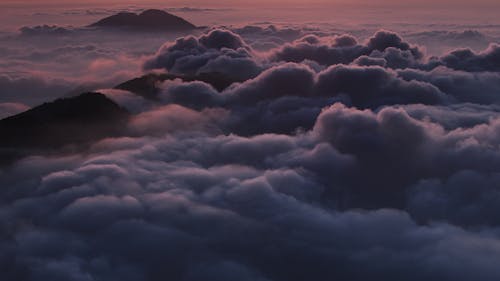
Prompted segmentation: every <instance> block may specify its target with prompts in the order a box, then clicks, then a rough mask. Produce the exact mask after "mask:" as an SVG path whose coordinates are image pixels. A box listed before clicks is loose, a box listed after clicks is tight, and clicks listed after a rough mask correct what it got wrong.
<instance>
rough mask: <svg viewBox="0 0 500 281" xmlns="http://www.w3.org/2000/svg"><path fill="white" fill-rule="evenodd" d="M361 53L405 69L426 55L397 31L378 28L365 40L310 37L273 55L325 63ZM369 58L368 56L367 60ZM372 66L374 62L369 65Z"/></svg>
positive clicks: (347, 60) (352, 58)
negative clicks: (360, 41) (359, 41)
mask: <svg viewBox="0 0 500 281" xmlns="http://www.w3.org/2000/svg"><path fill="white" fill-rule="evenodd" d="M362 56H369V57H375V58H383V59H384V60H385V61H386V63H385V64H384V65H385V66H387V67H390V68H406V67H409V66H413V65H414V64H417V63H418V62H419V61H420V60H422V59H423V58H424V54H423V52H422V51H421V50H420V49H419V48H418V47H417V46H413V45H411V44H409V43H407V42H405V41H403V39H402V38H401V37H400V36H399V35H398V34H396V33H393V32H388V31H378V32H377V33H375V34H374V35H373V36H372V37H371V38H369V39H367V41H366V42H365V43H362V44H361V43H358V41H357V39H356V38H354V37H353V36H351V35H339V36H335V37H333V38H318V37H311V36H307V37H304V38H302V39H300V40H297V41H296V42H294V43H292V44H286V45H285V46H284V47H282V48H280V49H278V50H277V51H276V52H275V53H274V54H273V55H272V56H271V58H272V59H273V60H276V61H291V62H302V61H304V60H313V61H316V62H318V63H319V64H322V65H327V66H329V65H334V64H340V63H342V64H349V63H351V62H353V61H355V60H356V59H358V58H360V57H362ZM365 60H366V59H365ZM370 65H371V64H370Z"/></svg>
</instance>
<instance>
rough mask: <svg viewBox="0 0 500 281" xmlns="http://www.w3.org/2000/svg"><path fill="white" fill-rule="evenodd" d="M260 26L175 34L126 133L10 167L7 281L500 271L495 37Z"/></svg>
mask: <svg viewBox="0 0 500 281" xmlns="http://www.w3.org/2000/svg"><path fill="white" fill-rule="evenodd" d="M238 32H239V33H240V34H238ZM269 32H274V33H273V34H275V33H278V31H277V30H274V31H273V29H272V28H268V29H265V28H262V29H258V28H257V29H256V28H247V29H242V30H239V31H238V30H234V31H229V30H226V29H214V30H210V31H207V32H206V33H204V34H200V35H197V36H195V35H192V36H186V37H182V38H179V39H177V40H176V41H172V42H167V43H166V44H165V45H164V46H163V47H161V48H160V49H159V50H158V51H157V52H156V53H155V54H152V55H151V56H149V57H148V58H147V59H146V60H145V62H144V65H143V66H144V68H145V69H147V70H156V71H166V72H168V73H169V74H172V75H173V76H172V77H170V78H172V79H164V80H158V81H154V80H153V81H152V84H153V86H152V91H153V92H154V93H152V95H153V97H154V98H151V97H150V98H148V99H146V98H143V97H142V96H140V95H137V94H134V93H133V91H131V92H129V91H126V90H124V89H122V90H116V89H112V90H109V89H108V90H103V91H102V92H103V94H104V95H105V96H106V97H107V98H109V100H110V101H113V102H114V103H116V104H117V105H119V106H121V107H122V108H123V109H126V110H128V111H129V112H130V113H131V116H130V118H129V119H128V120H127V121H126V122H125V123H124V125H123V126H122V127H120V128H116V129H117V130H119V131H120V133H119V134H118V136H109V137H107V138H102V139H100V140H98V141H95V142H93V143H92V144H90V146H88V147H86V148H85V149H83V150H77V151H78V152H72V153H55V154H53V153H52V154H47V153H36V154H33V153H31V154H30V153H28V154H27V155H29V156H28V157H25V158H23V159H19V160H17V161H15V162H14V163H11V164H10V165H8V166H4V167H2V168H1V169H0V185H1V186H3V187H4V188H2V189H1V190H0V202H1V204H0V272H2V274H3V276H4V278H5V280H55V281H57V280H134V281H135V280H152V281H155V280H165V278H167V279H172V280H200V279H206V280H262V281H264V280H265V281H270V280H273V281H280V280H287V281H288V280H353V281H355V280H360V281H361V280H395V279H401V278H403V279H404V280H415V281H417V280H455V281H460V280H464V281H465V280H471V279H475V280H485V281H488V280H498V278H500V270H499V268H498V263H499V262H500V242H499V241H500V240H499V231H498V230H499V226H500V221H499V219H498V218H497V217H498V216H497V213H498V202H499V199H498V198H500V197H499V194H500V193H499V192H500V189H499V188H498V187H499V186H500V185H499V183H500V174H499V172H498V168H499V167H500V113H499V112H500V104H499V102H500V98H499V94H500V74H499V72H498V67H499V66H500V64H499V62H498V61H497V59H496V55H497V52H498V46H496V45H491V46H490V47H489V48H488V49H486V50H484V51H481V52H474V51H471V50H455V51H451V52H449V53H447V54H444V55H443V56H440V57H429V56H427V55H426V54H425V51H424V49H425V48H423V47H421V46H416V45H414V44H410V43H408V42H406V41H405V40H404V39H403V38H402V37H401V36H400V35H398V34H396V33H393V32H389V31H379V32H376V33H375V34H374V35H373V36H371V37H370V38H368V39H367V40H366V41H364V42H361V41H360V40H358V39H356V38H355V37H354V36H352V35H335V36H321V35H318V34H309V35H305V36H303V37H301V35H302V34H300V35H298V34H296V33H293V32H291V31H286V32H284V31H281V32H284V33H285V34H288V35H289V36H290V37H289V40H288V41H289V42H288V43H284V42H281V43H278V42H279V40H276V38H274V39H269V37H265V36H262V35H259V38H260V39H259V44H263V43H266V42H268V43H270V44H268V46H273V45H277V47H275V48H271V49H270V50H269V49H267V50H266V51H259V50H257V48H254V47H252V46H253V44H250V43H248V42H247V41H246V40H245V39H243V38H244V37H245V36H249V35H248V34H253V35H252V36H257V35H255V34H263V33H269ZM245 33H246V35H245ZM292 33H293V34H292ZM280 35H281V36H282V37H283V38H284V37H285V35H283V34H280ZM242 36H243V37H242ZM295 37H301V38H295ZM254 42H255V41H254ZM271 43H272V44H271ZM214 74H217V75H222V76H223V77H226V78H227V79H228V80H231V81H233V82H234V83H233V84H231V85H230V86H228V87H227V88H225V89H216V88H214V87H213V86H212V85H211V84H212V83H208V82H210V81H206V80H207V79H205V80H203V81H205V82H203V81H200V80H201V79H197V77H200V76H202V75H205V76H204V77H205V78H206V77H207V76H206V75H212V76H210V77H212V78H213V77H216V76H213V75H214ZM152 77H153V76H152ZM175 77H177V79H174V78H175ZM153 78H154V77H153ZM153 78H152V79H153ZM187 78H189V79H187ZM193 80H194V81H193ZM0 81H1V80H0ZM3 106H5V107H6V108H9V110H14V111H15V110H16V109H19V108H21V107H22V106H21V107H20V105H17V104H10V103H9V104H5V105H3ZM71 145H78V144H71ZM360 269H362V270H360Z"/></svg>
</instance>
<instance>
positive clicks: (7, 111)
mask: <svg viewBox="0 0 500 281" xmlns="http://www.w3.org/2000/svg"><path fill="white" fill-rule="evenodd" d="M28 109H29V107H28V106H26V105H24V104H22V103H0V119H3V118H6V117H9V116H12V115H15V114H18V113H21V112H23V111H26V110H28Z"/></svg>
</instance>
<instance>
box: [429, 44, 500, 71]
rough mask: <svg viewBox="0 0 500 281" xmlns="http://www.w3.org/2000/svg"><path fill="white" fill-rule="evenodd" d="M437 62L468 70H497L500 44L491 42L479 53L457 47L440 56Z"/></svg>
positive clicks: (499, 62)
mask: <svg viewBox="0 0 500 281" xmlns="http://www.w3.org/2000/svg"><path fill="white" fill-rule="evenodd" d="M438 64H441V65H445V66H446V67H449V68H452V69H457V70H465V71H469V72H477V71H499V70H500V46H499V45H497V44H491V45H490V46H489V47H488V48H487V49H486V50H484V51H482V52H479V53H476V52H474V51H472V50H471V49H458V50H455V51H452V52H450V53H448V54H446V55H444V56H443V57H441V58H440V60H439V62H438Z"/></svg>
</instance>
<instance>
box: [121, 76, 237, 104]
mask: <svg viewBox="0 0 500 281" xmlns="http://www.w3.org/2000/svg"><path fill="white" fill-rule="evenodd" d="M174 79H181V80H182V81H184V82H192V81H202V82H205V83H207V84H209V85H211V86H212V87H214V88H215V89H216V90H218V91H219V92H220V91H222V90H224V89H226V88H227V87H229V86H230V85H231V84H233V83H237V82H243V80H237V79H231V78H229V77H228V76H225V75H223V74H221V73H216V72H212V73H202V74H199V75H195V76H183V75H175V74H169V73H168V74H167V73H163V74H157V73H149V74H146V75H144V76H142V77H139V78H135V79H132V80H129V81H126V82H124V83H121V84H120V85H118V86H116V87H115V89H119V90H125V91H129V92H132V93H134V94H137V95H139V96H142V97H144V98H146V99H150V100H156V99H157V94H158V91H159V89H158V84H159V83H161V82H164V81H166V80H174Z"/></svg>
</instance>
